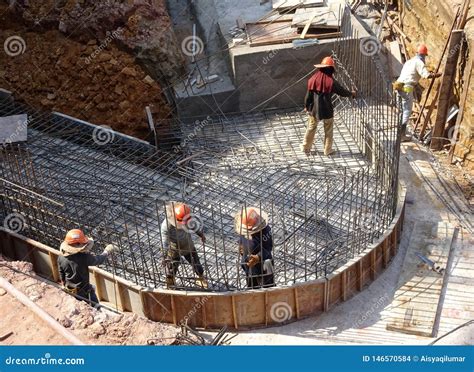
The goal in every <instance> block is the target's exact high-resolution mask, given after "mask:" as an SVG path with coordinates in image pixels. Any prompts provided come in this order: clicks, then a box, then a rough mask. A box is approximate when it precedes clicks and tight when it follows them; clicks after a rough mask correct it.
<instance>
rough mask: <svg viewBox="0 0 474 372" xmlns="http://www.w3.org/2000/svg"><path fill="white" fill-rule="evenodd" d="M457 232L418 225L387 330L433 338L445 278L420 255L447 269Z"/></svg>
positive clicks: (438, 225) (442, 226) (435, 225)
mask: <svg viewBox="0 0 474 372" xmlns="http://www.w3.org/2000/svg"><path fill="white" fill-rule="evenodd" d="M453 234H454V228H453V227H452V226H451V225H449V224H446V223H444V222H439V223H430V222H418V223H416V225H415V227H414V231H413V234H412V240H411V241H410V245H409V247H408V251H407V254H406V256H405V260H404V262H403V267H402V271H401V273H400V278H399V281H398V286H397V288H398V289H397V291H396V292H395V297H394V301H393V302H392V305H391V306H392V307H391V309H390V315H389V319H388V322H387V326H386V328H387V329H388V330H391V331H398V332H402V333H408V334H414V335H419V336H426V337H433V335H434V334H435V329H434V326H435V319H436V315H437V312H438V306H439V301H440V296H441V290H442V287H443V281H444V275H440V274H439V273H437V272H435V271H433V270H431V268H430V267H428V265H426V264H424V263H423V261H421V259H420V258H419V257H417V255H416V254H417V253H418V254H420V255H423V256H425V257H426V258H428V259H430V260H432V261H433V262H435V263H436V264H437V265H440V266H441V267H446V264H447V262H448V255H449V251H450V249H451V242H452V239H453Z"/></svg>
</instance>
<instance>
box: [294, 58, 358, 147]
mask: <svg viewBox="0 0 474 372" xmlns="http://www.w3.org/2000/svg"><path fill="white" fill-rule="evenodd" d="M314 67H316V68H317V69H318V70H317V71H316V73H315V74H314V75H313V76H311V78H310V79H309V80H308V91H307V93H306V98H305V104H304V109H305V111H306V112H307V113H308V124H307V129H306V134H305V136H304V140H303V144H302V145H301V150H302V151H304V153H305V154H306V155H309V154H310V151H311V147H312V146H313V141H314V136H315V134H316V129H317V125H318V122H319V121H322V122H323V124H324V155H326V156H328V155H331V154H333V153H334V151H333V149H332V144H333V125H334V108H333V105H332V95H333V94H334V93H335V94H337V95H339V96H342V97H355V95H356V92H355V91H352V92H351V91H349V90H347V89H346V88H344V87H343V86H341V85H340V84H339V83H338V82H337V81H336V80H335V79H334V77H333V75H334V72H335V67H336V66H335V63H334V59H333V58H331V57H324V58H323V60H322V61H321V63H320V64H317V65H314Z"/></svg>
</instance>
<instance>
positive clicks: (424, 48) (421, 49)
mask: <svg viewBox="0 0 474 372" xmlns="http://www.w3.org/2000/svg"><path fill="white" fill-rule="evenodd" d="M417 53H418V54H422V55H424V56H427V55H428V47H427V46H426V45H425V44H420V45H419V46H418V50H417Z"/></svg>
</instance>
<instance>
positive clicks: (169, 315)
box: [141, 291, 177, 324]
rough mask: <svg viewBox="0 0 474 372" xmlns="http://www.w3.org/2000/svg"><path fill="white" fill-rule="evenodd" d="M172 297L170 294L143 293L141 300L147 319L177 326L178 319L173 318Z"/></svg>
mask: <svg viewBox="0 0 474 372" xmlns="http://www.w3.org/2000/svg"><path fill="white" fill-rule="evenodd" d="M172 297H173V296H172V295H171V294H168V293H160V292H151V291H143V292H142V296H141V298H142V302H143V309H144V313H145V317H147V318H148V319H151V320H154V321H155V322H165V323H174V324H177V320H176V317H175V316H173V309H172Z"/></svg>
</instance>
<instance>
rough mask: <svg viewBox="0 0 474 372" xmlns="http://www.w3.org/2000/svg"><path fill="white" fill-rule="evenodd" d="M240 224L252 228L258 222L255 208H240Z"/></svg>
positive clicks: (258, 217)
mask: <svg viewBox="0 0 474 372" xmlns="http://www.w3.org/2000/svg"><path fill="white" fill-rule="evenodd" d="M241 221H242V225H245V226H247V227H248V228H252V227H255V226H257V225H258V224H259V223H260V215H259V214H258V212H257V211H256V210H255V208H251V207H249V208H244V209H242V220H241Z"/></svg>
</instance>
